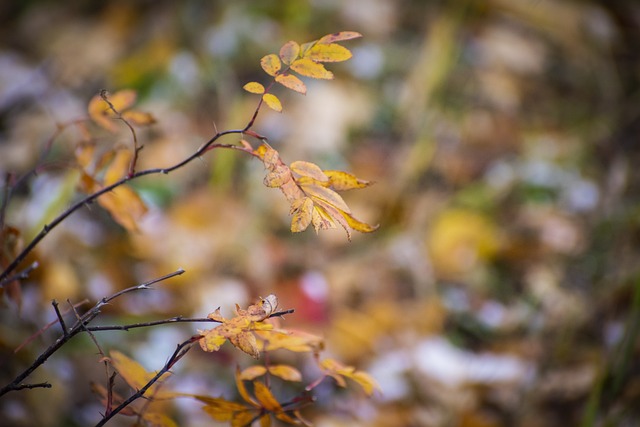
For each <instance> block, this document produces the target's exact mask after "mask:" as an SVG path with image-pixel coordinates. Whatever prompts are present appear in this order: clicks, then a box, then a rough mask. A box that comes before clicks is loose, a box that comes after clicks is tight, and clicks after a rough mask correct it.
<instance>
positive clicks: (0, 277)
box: [0, 129, 257, 287]
mask: <svg viewBox="0 0 640 427" xmlns="http://www.w3.org/2000/svg"><path fill="white" fill-rule="evenodd" d="M246 131H247V130H246V129H233V130H226V131H223V132H218V133H216V134H215V135H214V136H213V137H211V138H210V139H209V140H208V141H207V142H205V143H204V144H203V145H202V146H200V148H198V149H197V150H196V151H195V152H194V153H193V154H191V155H190V156H188V157H187V158H185V159H184V160H182V161H180V162H178V163H176V164H175V165H173V166H170V167H167V168H153V169H147V170H143V171H139V172H136V173H134V174H128V175H127V176H125V177H123V178H121V179H120V180H119V181H116V182H114V183H113V184H111V185H108V186H106V187H103V188H102V189H100V190H98V191H96V192H95V193H93V194H90V195H88V196H86V197H84V198H83V199H81V200H79V201H77V202H76V203H74V204H73V205H71V206H70V207H69V208H67V209H66V210H65V211H64V212H62V213H61V214H60V215H58V216H57V217H56V218H54V219H53V220H52V221H51V222H50V223H49V224H45V225H44V226H43V227H42V230H41V231H40V232H39V233H38V234H37V235H36V236H35V237H34V238H33V239H32V240H31V242H29V244H28V245H27V246H25V248H24V249H23V250H22V251H21V252H20V253H19V254H18V256H16V258H15V259H14V260H13V261H12V262H11V264H9V266H7V268H6V269H5V270H4V271H3V272H2V273H0V287H2V286H4V285H5V283H6V282H5V279H6V278H7V277H8V276H9V274H11V272H13V271H14V270H15V269H16V267H18V265H20V263H21V262H22V261H24V259H25V258H26V257H27V255H28V254H29V253H31V251H33V249H34V248H35V247H36V246H37V245H38V243H40V241H41V240H42V239H44V238H45V236H46V235H47V234H49V232H50V231H51V230H53V229H54V228H55V227H57V226H58V225H59V224H60V223H61V222H62V221H64V220H65V219H66V218H67V217H69V216H70V215H71V214H72V213H74V212H76V211H77V210H79V209H80V208H81V207H83V206H85V205H88V204H90V203H92V202H93V201H94V200H96V199H97V198H98V197H100V196H102V195H103V194H106V193H109V192H111V191H112V190H114V189H115V188H117V187H120V186H121V185H124V184H126V183H128V182H129V181H132V180H134V179H137V178H140V177H143V176H146V175H156V174H163V175H166V174H169V173H171V172H173V171H174V170H176V169H179V168H181V167H183V166H185V165H186V164H188V163H190V162H192V161H193V160H195V159H197V158H199V157H200V156H201V155H202V154H204V153H206V152H207V151H209V150H210V149H213V148H234V149H238V150H240V151H244V152H248V153H251V154H253V153H252V152H250V151H249V150H248V149H246V148H244V147H240V146H236V145H226V144H225V145H223V144H217V145H215V146H214V143H215V142H216V141H217V140H218V139H220V138H221V137H223V136H225V135H231V134H242V133H246ZM252 133H254V132H252ZM254 134H255V133H254ZM256 135H257V134H256ZM254 155H255V154H254Z"/></svg>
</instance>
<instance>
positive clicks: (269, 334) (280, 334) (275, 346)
mask: <svg viewBox="0 0 640 427" xmlns="http://www.w3.org/2000/svg"><path fill="white" fill-rule="evenodd" d="M256 335H257V336H258V337H259V338H260V340H261V342H262V346H261V349H262V350H263V351H274V350H280V349H285V350H289V351H293V352H296V353H304V352H308V351H313V352H318V351H320V350H322V349H323V348H324V341H323V340H322V338H321V337H319V336H317V335H313V334H309V333H307V332H302V331H290V330H282V329H274V330H272V331H260V332H256Z"/></svg>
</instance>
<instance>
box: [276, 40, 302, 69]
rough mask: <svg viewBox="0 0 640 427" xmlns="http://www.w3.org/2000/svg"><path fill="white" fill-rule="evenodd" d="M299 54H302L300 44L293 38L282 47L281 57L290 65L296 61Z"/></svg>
mask: <svg viewBox="0 0 640 427" xmlns="http://www.w3.org/2000/svg"><path fill="white" fill-rule="evenodd" d="M298 54H300V45H299V44H298V43H296V42H294V41H293V40H291V41H288V42H286V43H285V44H284V45H283V46H282V47H281V48H280V59H281V60H282V62H283V63H285V64H286V65H290V64H291V63H292V62H293V61H295V60H296V58H298Z"/></svg>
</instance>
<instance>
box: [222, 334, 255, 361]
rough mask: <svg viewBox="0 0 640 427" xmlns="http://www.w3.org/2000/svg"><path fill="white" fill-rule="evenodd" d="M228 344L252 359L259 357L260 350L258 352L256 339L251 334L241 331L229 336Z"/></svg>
mask: <svg viewBox="0 0 640 427" xmlns="http://www.w3.org/2000/svg"><path fill="white" fill-rule="evenodd" d="M229 342H230V343H231V344H233V345H234V346H235V347H236V348H238V349H240V350H242V351H244V352H245V353H247V354H248V355H249V356H251V357H253V358H254V359H257V358H259V357H260V350H258V343H257V342H256V337H255V335H253V334H252V333H251V332H246V331H242V332H239V333H237V334H234V335H231V336H230V337H229Z"/></svg>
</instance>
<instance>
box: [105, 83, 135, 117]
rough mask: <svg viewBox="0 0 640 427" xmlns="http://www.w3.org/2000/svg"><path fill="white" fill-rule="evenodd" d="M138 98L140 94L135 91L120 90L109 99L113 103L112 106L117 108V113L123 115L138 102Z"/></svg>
mask: <svg viewBox="0 0 640 427" xmlns="http://www.w3.org/2000/svg"><path fill="white" fill-rule="evenodd" d="M137 97H138V94H137V93H136V91H135V90H131V89H124V90H119V91H118V92H116V93H113V94H111V95H108V96H107V99H108V100H109V102H111V105H113V108H115V109H116V111H118V112H120V113H121V112H123V111H124V110H126V109H127V108H129V107H131V106H132V105H133V104H134V103H135V102H136V98H137ZM103 102H104V101H103ZM105 104H106V103H105Z"/></svg>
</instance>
